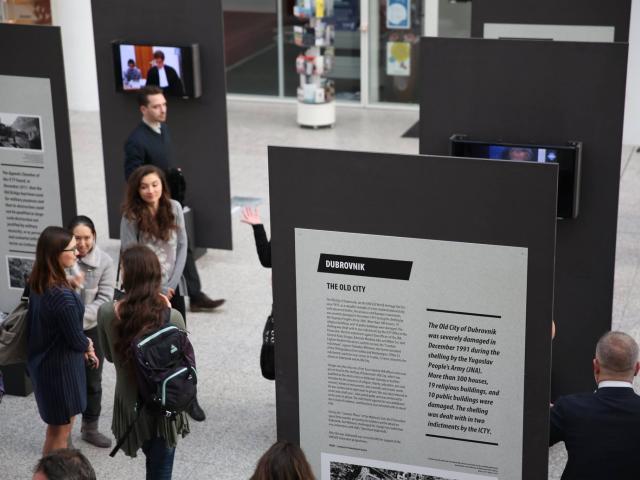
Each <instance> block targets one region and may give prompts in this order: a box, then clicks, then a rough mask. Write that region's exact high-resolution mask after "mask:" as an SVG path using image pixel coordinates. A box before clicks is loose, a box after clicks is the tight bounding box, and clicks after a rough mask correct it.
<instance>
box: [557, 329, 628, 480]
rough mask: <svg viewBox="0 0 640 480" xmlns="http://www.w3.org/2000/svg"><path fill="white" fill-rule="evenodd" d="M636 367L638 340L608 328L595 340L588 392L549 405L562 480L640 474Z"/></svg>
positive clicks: (619, 478)
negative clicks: (560, 447) (560, 449)
mask: <svg viewBox="0 0 640 480" xmlns="http://www.w3.org/2000/svg"><path fill="white" fill-rule="evenodd" d="M638 370H640V363H639V362H638V344H637V343H636V341H635V340H634V339H633V338H631V337H630V336H629V335H627V334H626V333H623V332H617V331H612V332H607V333H605V334H604V335H603V336H602V337H601V338H600V340H599V341H598V343H597V345H596V353H595V358H594V359H593V374H594V377H595V380H596V383H597V384H598V388H597V389H596V391H595V392H593V393H580V394H574V395H567V396H563V397H560V398H559V399H558V400H557V401H556V402H555V404H554V405H553V406H552V407H551V431H550V437H549V445H554V444H556V443H558V442H564V443H565V447H566V449H567V453H568V460H567V465H566V466H565V469H564V472H563V473H562V480H590V479H594V480H595V479H598V480H601V479H605V478H606V479H612V480H614V479H615V480H627V479H629V480H631V479H637V478H639V477H640V471H639V467H638V463H637V460H636V455H637V452H638V451H639V449H640V396H638V395H636V393H635V392H634V390H633V386H632V382H633V378H634V377H635V376H636V375H637V374H638Z"/></svg>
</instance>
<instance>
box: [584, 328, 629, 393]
mask: <svg viewBox="0 0 640 480" xmlns="http://www.w3.org/2000/svg"><path fill="white" fill-rule="evenodd" d="M594 371H595V373H596V380H597V381H598V382H601V381H603V380H625V381H631V380H633V377H634V376H635V375H636V373H638V344H637V343H636V341H635V340H634V339H633V338H631V337H630V336H629V335H627V334H626V333H623V332H607V333H605V334H604V335H603V336H602V337H601V338H600V340H598V344H597V345H596V358H595V360H594ZM598 377H600V378H598Z"/></svg>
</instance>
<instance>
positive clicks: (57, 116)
mask: <svg viewBox="0 0 640 480" xmlns="http://www.w3.org/2000/svg"><path fill="white" fill-rule="evenodd" d="M0 45H13V47H12V51H13V53H12V54H11V55H6V57H5V58H4V59H3V61H2V62H1V63H0V75H12V76H18V77H37V78H48V79H49V81H50V82H51V101H52V103H53V119H54V123H55V125H54V128H55V137H56V138H55V140H56V154H57V158H58V176H59V182H60V202H61V207H62V222H63V224H65V225H66V224H67V223H68V222H69V221H70V220H71V219H72V218H73V217H75V216H76V190H75V188H76V187H75V182H74V177H73V157H72V152H71V133H70V129H69V108H68V106H67V87H66V81H65V76H64V59H63V56H62V37H61V35H60V27H49V26H31V25H12V24H6V23H5V24H2V23H0ZM0 110H1V107H0Z"/></svg>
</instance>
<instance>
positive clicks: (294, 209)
mask: <svg viewBox="0 0 640 480" xmlns="http://www.w3.org/2000/svg"><path fill="white" fill-rule="evenodd" d="M557 173H558V170H557V166H556V165H545V164H536V163H528V162H502V161H495V160H477V159H462V158H452V157H433V156H420V155H396V154H381V153H367V152H347V151H331V150H314V149H302V148H287V147H269V189H270V201H271V232H272V249H273V294H274V315H275V318H277V334H276V337H277V342H276V362H275V363H276V404H277V405H276V406H277V424H278V438H279V439H280V440H290V441H294V442H299V441H300V419H299V403H298V402H299V387H298V386H299V383H298V382H299V380H298V375H299V371H298V361H299V359H298V353H297V351H298V344H297V342H298V336H297V328H298V327H297V325H298V324H299V321H301V320H300V319H297V303H296V261H295V236H294V229H295V228H306V229H315V230H325V231H335V232H354V233H362V234H372V235H386V236H394V237H406V238H414V239H432V240H444V241H454V242H471V243H477V244H491V245H509V246H517V247H526V248H528V263H527V279H526V280H527V291H526V339H525V342H526V356H525V364H524V370H525V375H524V378H522V379H520V381H522V383H523V384H524V417H523V418H524V420H523V421H524V436H523V442H524V445H523V455H524V457H523V463H522V471H523V474H522V478H523V479H528V480H533V479H536V480H538V479H540V478H546V475H547V455H548V447H547V445H548V421H549V417H548V415H549V410H548V398H549V374H550V373H549V369H550V354H551V339H550V327H551V315H552V311H553V274H554V273H553V269H554V260H553V259H554V248H555V228H556V222H555V215H556V189H557ZM389 255H390V256H389V257H388V258H392V253H390V254H389ZM399 268H400V270H403V267H402V266H400V267H399ZM319 271H321V269H319ZM405 273H406V272H404V273H402V272H400V273H398V275H399V276H402V275H405ZM525 379H526V381H525ZM415 421H416V422H423V421H424V420H423V419H415Z"/></svg>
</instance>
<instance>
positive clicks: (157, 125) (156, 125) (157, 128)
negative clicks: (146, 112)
mask: <svg viewBox="0 0 640 480" xmlns="http://www.w3.org/2000/svg"><path fill="white" fill-rule="evenodd" d="M142 121H143V122H144V123H145V125H146V126H147V127H149V128H150V129H151V130H153V131H154V132H156V133H157V134H158V135H162V129H161V128H160V125H161V124H160V122H157V123H151V122H147V120H146V119H145V118H144V117H142Z"/></svg>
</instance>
